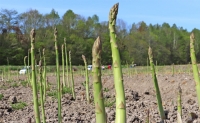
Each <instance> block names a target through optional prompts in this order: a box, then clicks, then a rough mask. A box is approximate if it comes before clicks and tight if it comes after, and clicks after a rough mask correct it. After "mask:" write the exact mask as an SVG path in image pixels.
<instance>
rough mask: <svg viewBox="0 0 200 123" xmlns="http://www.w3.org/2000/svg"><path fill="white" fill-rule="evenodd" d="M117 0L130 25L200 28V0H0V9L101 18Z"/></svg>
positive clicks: (189, 29)
mask: <svg viewBox="0 0 200 123" xmlns="http://www.w3.org/2000/svg"><path fill="white" fill-rule="evenodd" d="M118 2H119V11H118V16H117V18H118V19H122V20H123V21H125V22H126V24H127V25H129V26H130V25H131V24H133V23H136V24H137V23H138V22H141V21H144V22H145V23H146V24H147V25H149V24H150V23H151V24H153V25H154V24H160V25H161V24H163V23H164V22H166V23H168V24H170V26H172V25H173V24H174V23H175V24H176V25H177V27H183V28H184V29H187V30H188V31H192V29H194V28H197V29H200V0H118V1H117V0H0V9H14V10H17V11H18V12H19V13H22V12H26V11H28V10H30V9H37V10H38V11H39V12H40V13H42V14H46V13H50V11H51V10H52V9H53V8H54V9H55V11H57V12H58V14H59V15H60V17H62V16H63V15H64V13H65V12H66V11H67V10H69V9H71V10H72V11H73V12H74V13H76V14H79V15H82V16H84V17H88V16H92V15H94V14H96V15H98V17H99V19H100V21H108V14H109V11H110V8H111V7H112V6H113V5H114V4H115V3H118Z"/></svg>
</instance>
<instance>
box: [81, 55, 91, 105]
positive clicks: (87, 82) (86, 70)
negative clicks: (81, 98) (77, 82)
mask: <svg viewBox="0 0 200 123" xmlns="http://www.w3.org/2000/svg"><path fill="white" fill-rule="evenodd" d="M82 58H83V61H84V64H85V88H86V98H87V102H88V103H90V95H89V76H88V69H87V61H86V58H85V56H84V55H82Z"/></svg>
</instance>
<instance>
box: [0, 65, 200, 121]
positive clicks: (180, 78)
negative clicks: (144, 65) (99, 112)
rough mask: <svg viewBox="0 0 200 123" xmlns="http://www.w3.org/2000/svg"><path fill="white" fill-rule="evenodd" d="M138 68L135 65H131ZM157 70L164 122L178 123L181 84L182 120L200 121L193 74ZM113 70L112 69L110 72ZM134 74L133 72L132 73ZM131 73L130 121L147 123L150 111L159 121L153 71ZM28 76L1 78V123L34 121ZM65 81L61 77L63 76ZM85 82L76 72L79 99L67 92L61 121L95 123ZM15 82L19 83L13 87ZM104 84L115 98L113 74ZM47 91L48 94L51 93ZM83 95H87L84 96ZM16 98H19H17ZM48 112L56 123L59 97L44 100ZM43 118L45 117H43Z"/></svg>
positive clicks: (111, 115) (110, 114)
mask: <svg viewBox="0 0 200 123" xmlns="http://www.w3.org/2000/svg"><path fill="white" fill-rule="evenodd" d="M132 69H135V68H132ZM164 69H165V68H164ZM164 69H162V70H160V71H158V72H157V79H158V84H159V87H160V92H161V96H162V102H163V106H164V110H165V113H166V117H167V119H166V120H165V121H164V122H165V123H177V92H178V89H177V88H178V85H180V87H181V88H182V112H183V113H182V114H183V115H182V120H183V123H200V118H199V116H200V112H199V109H198V103H197V96H196V90H195V82H194V79H193V74H192V73H189V72H187V73H186V72H181V71H184V70H183V69H181V70H180V71H179V72H175V74H174V76H172V73H171V72H167V69H168V68H166V69H165V71H166V72H163V70H164ZM168 71H170V68H169V69H168ZM110 73H112V72H110ZM130 74H131V75H130ZM130 74H124V76H123V79H124V88H125V96H126V112H127V123H144V122H145V119H146V118H147V110H149V119H150V122H151V123H160V122H161V118H160V115H159V112H158V105H157V100H156V93H155V91H154V85H153V81H152V75H151V74H150V73H145V72H143V73H140V72H139V70H138V71H134V72H132V73H130ZM25 78H26V76H24V75H22V76H20V78H19V79H20V80H17V79H16V78H13V79H14V80H11V82H10V81H6V80H3V81H0V94H3V96H4V97H3V99H2V100H0V123H28V121H30V120H31V123H34V122H35V121H34V111H33V97H32V89H31V88H30V87H24V86H22V85H21V84H20V82H21V81H24V79H25ZM48 80H49V83H51V89H50V90H49V91H52V90H53V89H54V90H55V88H56V80H55V75H53V74H52V75H50V74H49V75H48ZM61 80H62V79H61ZM84 81H85V77H84V76H83V75H78V74H75V75H74V82H75V92H76V100H73V99H72V96H71V94H69V93H66V94H64V95H63V97H62V121H63V123H95V112H94V105H93V103H91V104H88V103H87V102H86V99H85V95H84V94H85V88H84V86H83V85H82V83H83V82H84ZM14 83H17V84H19V85H20V86H18V87H14V86H12V85H13V84H14ZM102 83H103V88H106V89H104V90H105V91H104V98H105V100H107V103H111V102H113V101H114V100H115V90H114V82H113V75H111V74H110V75H109V74H107V75H106V74H103V76H102ZM49 91H48V92H49ZM48 92H47V93H48ZM90 95H91V98H92V76H90ZM83 97H84V98H83ZM15 99H16V100H15ZM14 100H15V101H16V102H20V101H21V102H25V103H26V104H27V106H25V107H24V108H23V109H19V110H15V109H12V107H11V103H16V102H15V101H14ZM45 113H46V121H47V123H57V122H58V121H57V100H56V98H54V97H51V96H47V97H46V101H45ZM106 113H107V122H108V123H114V120H115V103H114V104H113V105H112V106H109V107H106ZM41 118H42V117H41Z"/></svg>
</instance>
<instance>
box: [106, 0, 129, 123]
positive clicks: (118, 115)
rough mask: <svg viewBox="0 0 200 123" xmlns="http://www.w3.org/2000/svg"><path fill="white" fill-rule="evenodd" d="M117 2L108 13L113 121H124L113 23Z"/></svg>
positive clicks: (119, 62) (122, 90)
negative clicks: (114, 105)
mask: <svg viewBox="0 0 200 123" xmlns="http://www.w3.org/2000/svg"><path fill="white" fill-rule="evenodd" d="M118 6H119V3H117V4H115V5H114V6H113V7H112V8H111V10H110V13H109V30H110V43H111V51H112V62H113V63H112V64H113V74H114V83H115V91H116V116H115V123H126V102H125V93H124V84H123V75H122V68H121V60H120V55H119V50H118V46H117V42H116V32H115V24H116V19H117V13H118Z"/></svg>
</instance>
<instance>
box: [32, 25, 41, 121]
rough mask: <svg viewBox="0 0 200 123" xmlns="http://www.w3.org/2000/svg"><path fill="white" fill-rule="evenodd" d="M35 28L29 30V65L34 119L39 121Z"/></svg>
mask: <svg viewBox="0 0 200 123" xmlns="http://www.w3.org/2000/svg"><path fill="white" fill-rule="evenodd" d="M35 35H36V33H35V29H32V30H31V33H30V38H31V67H32V77H31V79H32V82H31V84H32V87H33V102H34V112H35V121H36V123H40V112H39V105H38V95H37V84H36V73H35Z"/></svg>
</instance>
